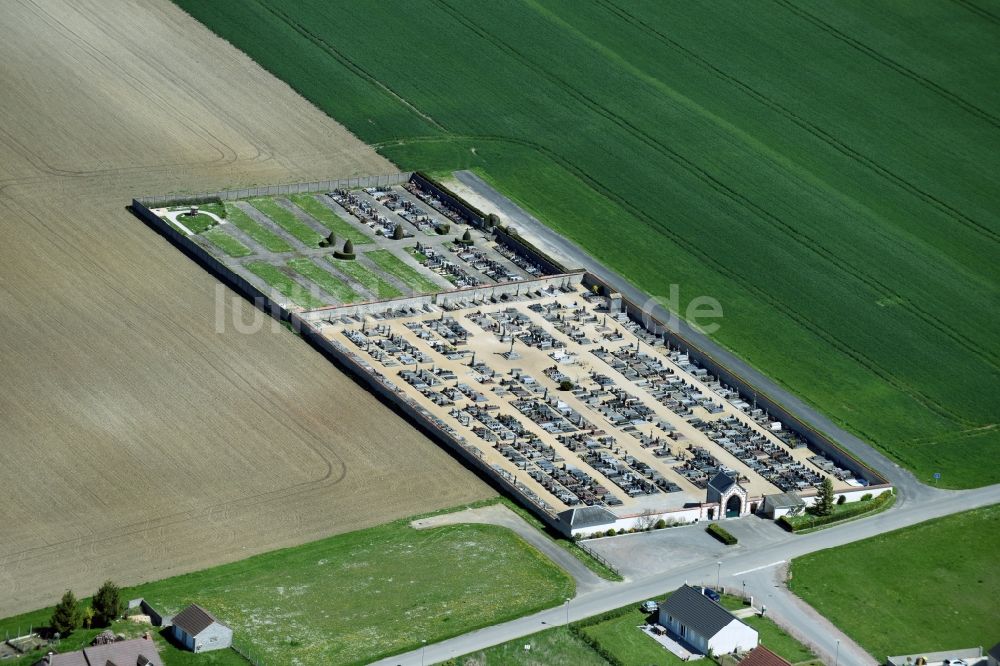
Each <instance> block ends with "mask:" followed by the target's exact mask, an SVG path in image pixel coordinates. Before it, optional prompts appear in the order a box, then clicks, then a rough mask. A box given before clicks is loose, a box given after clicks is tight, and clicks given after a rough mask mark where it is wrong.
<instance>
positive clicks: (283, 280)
mask: <svg viewBox="0 0 1000 666" xmlns="http://www.w3.org/2000/svg"><path fill="white" fill-rule="evenodd" d="M244 265H245V266H246V268H247V270H249V271H250V272H251V273H253V274H254V275H256V276H257V277H259V278H260V279H261V280H263V281H264V282H266V283H267V284H269V285H270V286H272V287H274V288H275V289H276V290H277V291H278V292H279V293H280V294H281V295H282V296H285V297H286V298H290V299H291V300H292V301H294V302H295V303H296V304H298V305H301V306H302V307H304V308H319V307H323V306H324V305H326V303H324V302H323V301H321V300H319V299H318V298H316V297H314V296H312V295H311V294H310V293H309V292H308V291H306V289H305V288H304V287H303V286H302V285H300V284H299V283H298V282H296V281H295V280H293V279H292V278H290V277H288V276H287V275H285V274H284V273H283V272H282V271H281V269H280V268H278V267H277V266H274V265H272V264H269V263H267V262H265V261H251V262H248V263H246V264H244Z"/></svg>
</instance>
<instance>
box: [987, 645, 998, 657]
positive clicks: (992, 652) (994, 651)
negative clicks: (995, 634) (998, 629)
mask: <svg viewBox="0 0 1000 666" xmlns="http://www.w3.org/2000/svg"><path fill="white" fill-rule="evenodd" d="M986 654H988V655H990V656H991V657H993V658H994V659H996V660H997V661H1000V643H997V644H996V645H994V646H993V647H991V648H990V649H989V650H988V651H987V652H986Z"/></svg>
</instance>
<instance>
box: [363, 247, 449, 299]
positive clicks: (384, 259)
mask: <svg viewBox="0 0 1000 666" xmlns="http://www.w3.org/2000/svg"><path fill="white" fill-rule="evenodd" d="M365 257H366V258H368V259H370V260H371V261H372V263H373V264H375V265H376V266H378V267H379V268H381V269H382V270H383V271H385V272H386V273H388V274H389V275H392V276H394V277H397V278H399V279H400V280H402V281H403V283H404V284H406V285H408V286H409V287H410V288H411V289H413V290H414V291H415V292H417V293H426V292H432V291H440V290H441V287H439V286H438V285H437V284H436V283H435V282H434V281H432V280H430V279H429V278H426V277H424V276H423V275H421V274H420V273H419V272H418V271H417V270H416V269H414V268H412V267H411V266H409V265H408V264H406V263H404V262H403V260H402V259H400V258H399V257H397V256H396V255H394V254H393V253H392V252H389V250H374V251H373V252H366V253H365Z"/></svg>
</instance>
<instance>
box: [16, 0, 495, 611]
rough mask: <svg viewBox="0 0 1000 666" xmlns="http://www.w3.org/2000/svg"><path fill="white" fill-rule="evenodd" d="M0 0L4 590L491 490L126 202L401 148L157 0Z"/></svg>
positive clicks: (365, 164)
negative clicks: (354, 128) (351, 126)
mask: <svg viewBox="0 0 1000 666" xmlns="http://www.w3.org/2000/svg"><path fill="white" fill-rule="evenodd" d="M3 13H4V20H3V21H0V57H2V59H3V62H4V63H5V66H4V67H3V68H0V81H2V84H3V86H2V87H3V90H4V91H7V93H5V94H3V95H0V113H2V116H3V118H4V123H3V127H2V128H0V220H2V221H3V224H4V228H5V229H7V230H16V233H13V232H12V233H8V234H6V235H5V236H4V240H3V242H2V243H0V267H2V268H0V273H2V278H0V283H2V286H0V302H2V304H3V308H4V316H2V317H0V364H2V366H3V368H4V371H3V387H4V390H3V391H0V423H2V424H3V428H2V434H0V447H2V450H3V464H2V465H0V524H2V526H3V527H2V538H0V616H8V615H11V614H14V613H18V612H23V611H27V610H30V609H33V608H38V607H40V606H42V605H45V604H49V603H52V602H53V601H54V600H56V599H58V597H59V595H60V594H62V592H63V590H65V588H66V587H71V588H73V589H75V590H77V591H78V592H79V593H87V592H89V591H92V590H94V589H96V587H97V585H99V584H100V583H101V581H103V580H104V579H106V578H108V577H109V576H113V577H114V578H115V579H116V580H118V581H119V582H121V583H123V584H135V583H138V582H142V581H149V580H156V579H160V578H164V577H167V576H175V575H178V574H181V573H184V572H187V571H193V570H198V569H203V568H205V567H210V566H213V565H216V564H219V563H222V562H229V561H233V560H236V559H242V558H246V557H249V556H251V555H254V554H257V553H261V552H265V551H271V550H274V549H276V548H282V547H287V546H292V545H297V544H300V543H303V542H307V541H312V540H315V539H319V538H323V537H327V536H330V535H331V534H335V533H341V532H347V531H350V530H357V529H360V528H363V527H366V526H370V525H375V524H381V523H384V522H386V521H388V520H393V519H396V518H399V517H401V516H405V515H410V514H412V513H416V512H423V511H430V510H434V509H437V508H441V507H445V506H453V505H456V504H461V503H463V502H467V501H473V500H477V499H480V498H483V497H488V496H493V495H494V493H493V492H492V491H491V490H490V489H489V488H488V487H486V486H485V484H483V483H482V482H481V481H479V480H478V479H476V478H475V477H474V476H473V475H472V474H470V473H469V472H468V470H467V469H465V468H463V467H462V466H461V465H459V464H458V463H457V462H455V461H454V460H453V459H452V458H451V457H450V456H448V455H447V454H446V453H445V452H444V451H442V450H441V449H440V447H439V446H437V445H436V444H434V443H433V442H431V441H430V440H429V439H427V438H426V437H424V436H422V435H421V434H420V433H418V432H417V431H416V430H414V429H413V428H412V427H411V426H409V425H408V424H406V423H405V422H404V421H403V420H402V419H401V418H399V417H398V416H396V415H395V414H394V413H393V412H391V411H389V410H387V409H385V408H384V407H383V405H382V404H381V403H379V402H378V401H377V400H376V399H375V398H374V397H373V396H371V395H370V394H369V393H368V392H366V391H364V390H363V389H362V388H360V387H359V386H358V385H357V384H356V383H355V382H354V381H352V380H351V379H349V378H348V377H346V376H344V375H343V374H342V373H341V372H339V371H338V370H336V369H335V368H334V367H332V366H331V365H330V364H328V363H326V362H325V361H323V360H322V358H321V357H319V356H318V355H317V354H316V353H315V352H314V351H313V350H312V349H310V348H309V347H308V346H307V345H306V344H304V343H303V342H301V341H300V340H299V339H297V338H296V337H295V336H294V335H292V334H291V333H289V332H288V331H287V330H285V329H284V328H282V327H280V326H275V327H270V326H264V327H257V328H256V329H254V328H252V327H247V326H243V327H235V326H233V325H232V322H233V321H237V320H239V319H240V316H241V315H242V316H243V321H248V320H250V319H251V318H252V315H253V313H254V312H255V311H254V310H252V308H250V307H249V306H248V305H247V304H246V303H245V301H244V300H243V299H241V298H238V297H236V296H235V295H234V294H232V293H231V292H228V291H226V290H224V289H222V288H221V287H219V286H218V283H217V282H216V281H215V280H214V279H212V277H211V276H210V275H209V274H208V273H206V272H205V271H204V270H203V269H202V268H200V267H198V266H197V265H196V264H195V263H194V262H192V261H191V260H190V259H188V258H187V257H185V256H184V255H183V254H181V253H180V252H178V251H177V250H175V249H174V248H173V247H171V246H170V245H169V244H168V243H166V242H165V241H164V240H163V239H162V238H161V237H160V236H158V235H157V234H155V233H153V232H152V231H150V229H149V228H148V227H146V226H145V225H143V224H141V223H139V222H138V221H137V220H136V219H135V217H133V216H132V215H131V214H129V213H128V212H127V211H126V210H125V209H124V205H125V204H126V203H128V202H129V201H131V198H132V197H133V196H141V195H143V194H157V193H165V192H201V191H205V190H206V189H209V190H214V189H221V188H225V187H239V186H247V185H254V184H257V183H287V182H301V181H308V180H318V179H327V178H331V177H334V178H335V177H346V176H352V175H361V174H373V173H374V174H385V173H394V172H396V171H397V170H398V169H396V167H395V166H394V165H392V164H390V163H389V162H387V161H386V160H385V159H384V158H382V157H380V156H379V155H377V154H375V153H374V152H373V151H372V150H371V149H369V148H368V147H366V146H365V145H364V144H362V143H361V142H360V141H358V140H357V139H356V138H355V137H354V136H352V135H351V134H350V133H349V132H348V131H346V130H345V129H344V128H343V127H342V126H340V125H338V124H336V123H335V122H333V121H332V120H330V119H329V118H328V117H326V116H325V115H324V114H322V113H320V112H319V111H317V110H316V108H315V107H314V106H312V105H310V104H309V103H308V102H306V101H305V100H303V99H302V98H300V97H298V96H296V95H294V94H293V93H292V92H291V91H290V90H289V89H288V87H287V86H285V85H284V84H282V83H281V82H280V81H277V80H276V79H274V77H272V76H270V75H269V74H268V73H267V72H265V71H263V70H262V69H260V68H259V67H258V66H256V65H255V64H254V63H253V62H252V61H250V60H249V59H248V58H246V57H245V56H244V55H242V54H240V53H239V52H238V51H237V50H235V49H234V48H232V47H231V46H230V45H228V44H226V43H225V42H223V41H222V40H220V39H217V38H215V37H214V36H213V35H212V34H211V33H210V32H209V31H208V30H206V29H204V28H203V27H202V26H201V25H199V24H198V23H197V22H196V21H193V20H192V19H191V18H190V17H188V16H186V15H185V14H184V13H183V12H181V11H180V10H179V9H178V8H177V7H175V6H174V5H172V4H170V3H167V2H150V3H132V2H125V1H123V0H108V1H107V2H99V3H97V2H91V3H44V4H43V3H39V4H32V3H23V4H22V3H14V4H9V5H6V6H5V7H4V10H3ZM98 54H100V55H98ZM84 82H85V83H84ZM9 91H16V92H13V93H11V92H9ZM227 218H228V219H229V221H233V216H232V214H231V213H230V214H229V215H227ZM230 226H232V225H230V224H226V225H220V227H223V228H226V227H230ZM216 228H219V227H216ZM208 233H211V232H208ZM246 242H247V244H250V243H253V241H252V239H251V240H247V241H246ZM255 249H256V246H255ZM216 313H222V315H224V317H223V318H222V319H221V321H222V322H223V324H224V325H223V326H217V324H218V323H219V322H218V321H216V319H215V316H214V315H215V314H216ZM400 450H405V451H407V453H408V455H407V458H406V459H405V460H401V456H399V455H398V452H399V451H400Z"/></svg>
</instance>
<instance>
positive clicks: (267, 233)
mask: <svg viewBox="0 0 1000 666" xmlns="http://www.w3.org/2000/svg"><path fill="white" fill-rule="evenodd" d="M226 217H227V219H228V220H229V221H230V222H232V223H233V224H235V225H236V228H237V229H239V230H240V231H242V232H243V233H245V234H246V235H247V236H249V237H250V238H252V239H253V240H254V241H256V242H257V243H258V244H260V246H261V247H263V248H264V249H266V250H269V251H271V252H291V251H292V246H291V245H289V244H288V243H287V242H286V241H285V239H284V238H282V237H281V236H279V235H278V234H276V233H274V232H273V231H271V230H270V229H266V228H264V227H263V226H262V225H261V224H259V223H258V222H257V221H256V220H254V219H253V218H252V217H250V216H249V215H247V214H246V213H244V212H243V211H242V210H240V209H239V208H237V207H236V206H233V205H232V204H226Z"/></svg>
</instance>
